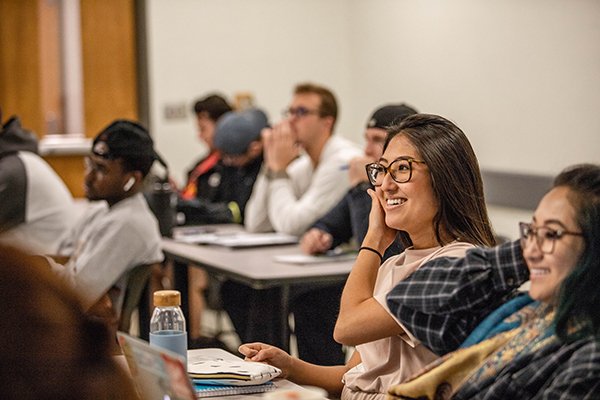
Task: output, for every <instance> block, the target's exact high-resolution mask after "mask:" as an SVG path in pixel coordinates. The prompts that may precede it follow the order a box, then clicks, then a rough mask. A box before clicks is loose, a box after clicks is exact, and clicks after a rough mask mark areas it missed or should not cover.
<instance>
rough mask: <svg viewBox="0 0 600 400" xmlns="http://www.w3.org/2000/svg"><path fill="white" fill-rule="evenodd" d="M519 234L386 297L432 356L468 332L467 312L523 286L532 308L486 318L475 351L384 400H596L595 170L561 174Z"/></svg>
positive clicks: (438, 264) (473, 340)
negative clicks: (528, 283) (517, 238)
mask: <svg viewBox="0 0 600 400" xmlns="http://www.w3.org/2000/svg"><path fill="white" fill-rule="evenodd" d="M520 233H521V239H520V243H519V241H517V242H513V243H506V244H503V245H501V246H498V247H496V248H492V249H474V250H471V251H469V252H467V255H466V256H465V257H464V258H461V259H437V260H434V261H433V262H431V263H428V264H426V265H424V266H423V267H422V268H421V269H419V270H418V271H417V272H416V273H415V274H413V275H412V276H411V277H410V278H409V279H407V280H405V281H403V282H401V283H400V284H399V285H397V286H396V287H395V288H394V290H392V292H391V293H390V294H389V295H388V305H389V307H390V309H391V310H392V311H393V312H394V313H395V315H396V316H397V317H398V319H399V320H400V321H401V322H402V323H403V324H404V325H405V326H406V327H407V328H408V330H410V331H411V333H413V334H414V335H415V336H416V337H417V338H418V339H420V340H421V341H422V342H423V343H424V344H425V345H426V346H428V347H429V348H435V349H436V352H437V353H438V354H441V353H443V352H444V351H445V350H447V349H448V348H451V346H452V343H455V342H456V341H457V340H458V338H460V337H461V336H462V337H464V336H463V334H464V333H465V332H468V331H469V323H468V322H465V321H466V320H467V319H468V318H464V316H465V315H469V310H476V309H485V308H486V307H488V308H489V305H490V304H496V303H497V301H498V299H505V298H506V296H507V295H510V293H512V292H513V289H514V288H516V287H517V286H519V285H520V284H521V283H523V282H524V281H526V280H527V279H529V280H530V281H531V286H530V289H529V296H530V297H531V298H532V299H533V300H535V301H534V302H533V303H529V304H527V299H525V300H524V299H523V296H519V297H517V298H515V299H513V300H511V301H510V302H509V303H507V304H506V305H505V306H503V310H502V312H506V311H507V310H510V309H511V307H512V306H515V305H516V304H517V303H521V304H519V305H517V306H516V308H517V309H519V308H520V307H522V306H523V304H527V305H525V306H524V307H523V308H520V310H519V311H516V312H515V313H514V314H513V315H511V316H509V317H508V318H498V317H499V316H500V315H502V313H500V312H499V311H495V312H493V313H492V314H490V316H489V317H488V318H487V319H486V320H484V321H483V323H482V324H480V325H479V327H478V328H477V329H476V330H475V331H474V332H473V333H472V334H471V336H470V337H469V338H468V339H467V341H466V343H468V344H472V346H470V347H466V348H463V349H460V350H458V351H455V352H453V353H450V354H448V355H446V356H445V357H444V358H443V359H442V361H437V362H436V363H435V364H434V365H430V366H428V367H427V368H426V372H423V373H421V374H419V375H418V376H417V377H415V378H414V379H412V380H410V381H408V382H406V383H403V384H399V385H396V386H393V387H392V388H390V391H389V394H390V397H392V398H401V399H417V398H418V399H449V398H452V399H473V398H477V399H538V398H543V399H546V398H561V399H562V398H568V399H574V398H577V399H584V398H585V399H587V398H589V399H592V398H598V394H599V393H600V340H599V338H600V291H599V290H598V282H599V280H600V166H598V165H589V164H587V165H579V166H575V167H571V168H568V169H566V170H565V171H563V172H562V173H561V174H560V175H559V176H558V177H557V178H556V179H555V182H554V186H553V188H552V190H550V191H549V192H548V193H547V194H546V195H545V196H544V197H543V198H542V200H541V202H540V204H539V205H538V208H537V210H536V211H535V213H534V215H533V219H532V222H531V223H521V224H520ZM441 282H443V284H440V283H441ZM513 311H514V310H513ZM461 316H462V320H463V322H460V321H461ZM494 319H496V322H500V323H494V322H493V321H494ZM425 320H427V323H423V321H425ZM511 324H512V326H514V325H517V327H516V328H515V329H511V330H505V331H504V332H501V333H498V329H497V328H498V326H500V325H502V326H504V327H505V328H508V327H511ZM441 326H445V327H444V328H440V329H436V328H435V327H441ZM502 329H504V328H502ZM502 329H499V330H500V331H502ZM490 332H494V333H498V334H496V335H495V336H494V335H492V334H490ZM490 336H492V337H491V338H489V339H488V337H490ZM444 339H447V340H446V342H445V343H446V348H444V345H443V342H444Z"/></svg>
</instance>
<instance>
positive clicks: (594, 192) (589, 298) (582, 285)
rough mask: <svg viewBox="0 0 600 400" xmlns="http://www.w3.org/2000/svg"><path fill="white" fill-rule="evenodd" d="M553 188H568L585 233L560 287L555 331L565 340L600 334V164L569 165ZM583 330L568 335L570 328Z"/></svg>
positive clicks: (582, 230) (581, 228)
mask: <svg viewBox="0 0 600 400" xmlns="http://www.w3.org/2000/svg"><path fill="white" fill-rule="evenodd" d="M554 187H567V188H568V189H569V193H568V194H567V198H568V200H569V202H570V203H571V205H572V206H573V208H574V209H575V221H576V223H577V225H579V229H580V230H581V232H582V233H583V242H584V245H583V251H582V253H581V256H580V257H579V260H577V263H576V264H575V268H573V271H571V273H570V274H569V275H568V276H567V277H566V278H565V280H564V281H563V283H562V285H561V288H560V295H559V300H558V306H557V310H556V315H555V322H556V334H557V336H558V337H559V338H560V339H561V340H563V341H567V342H568V341H571V340H575V339H577V338H579V337H582V336H589V335H593V336H596V337H599V336H600V290H598V282H600V166H599V165H594V164H580V165H575V166H572V167H569V168H567V169H565V170H564V171H563V172H561V173H560V174H559V175H558V176H557V177H556V179H555V180H554ZM575 326H578V327H580V328H581V329H578V330H575V332H573V333H572V334H569V332H568V331H569V328H571V327H575Z"/></svg>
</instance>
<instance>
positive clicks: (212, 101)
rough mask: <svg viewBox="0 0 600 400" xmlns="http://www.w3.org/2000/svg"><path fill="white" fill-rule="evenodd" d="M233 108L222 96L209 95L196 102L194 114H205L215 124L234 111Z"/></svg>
mask: <svg viewBox="0 0 600 400" xmlns="http://www.w3.org/2000/svg"><path fill="white" fill-rule="evenodd" d="M232 110H233V108H232V107H231V106H230V105H229V103H228V102H227V100H225V98H224V97H223V96H221V95H220V94H216V93H213V94H209V95H208V96H206V97H203V98H202V99H200V100H198V101H196V102H195V103H194V112H195V113H196V114H200V113H202V112H205V113H207V114H208V117H209V118H210V119H212V120H213V121H214V122H217V120H218V119H219V118H221V116H222V115H223V114H225V113H228V112H229V111H232Z"/></svg>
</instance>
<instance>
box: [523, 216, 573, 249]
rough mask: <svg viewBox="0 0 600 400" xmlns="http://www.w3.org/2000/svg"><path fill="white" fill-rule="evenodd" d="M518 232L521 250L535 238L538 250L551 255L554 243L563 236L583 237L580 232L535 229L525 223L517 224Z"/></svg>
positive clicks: (545, 228)
mask: <svg viewBox="0 0 600 400" xmlns="http://www.w3.org/2000/svg"><path fill="white" fill-rule="evenodd" d="M519 232H520V234H521V246H522V247H523V248H525V245H526V244H527V243H528V241H529V240H531V238H532V237H535V241H536V244H537V246H538V248H539V249H540V251H541V252H542V253H544V254H552V252H553V251H554V243H556V241H557V240H560V239H561V238H562V237H564V236H565V235H574V236H583V233H581V232H570V231H568V230H566V229H551V228H548V227H545V226H540V227H535V226H533V225H532V224H529V223H527V222H519Z"/></svg>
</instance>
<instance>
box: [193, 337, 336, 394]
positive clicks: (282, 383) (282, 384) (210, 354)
mask: <svg viewBox="0 0 600 400" xmlns="http://www.w3.org/2000/svg"><path fill="white" fill-rule="evenodd" d="M191 355H194V356H202V357H206V358H221V359H223V360H231V361H236V360H239V357H236V356H234V355H233V354H231V353H228V352H227V351H225V350H223V349H194V350H188V357H189V356H191ZM273 383H274V384H275V386H276V387H277V389H276V390H293V391H294V392H295V393H297V394H298V395H302V394H305V393H306V394H309V393H310V392H309V391H308V390H307V389H305V388H303V387H302V386H299V385H296V384H295V383H292V382H290V381H288V380H287V379H274V380H273ZM263 396H264V394H263V393H256V394H245V395H234V396H227V399H231V400H235V399H247V398H262V397H263ZM298 398H300V397H298ZM311 398H315V396H314V394H313V395H312V396H311ZM323 399H325V397H323Z"/></svg>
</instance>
